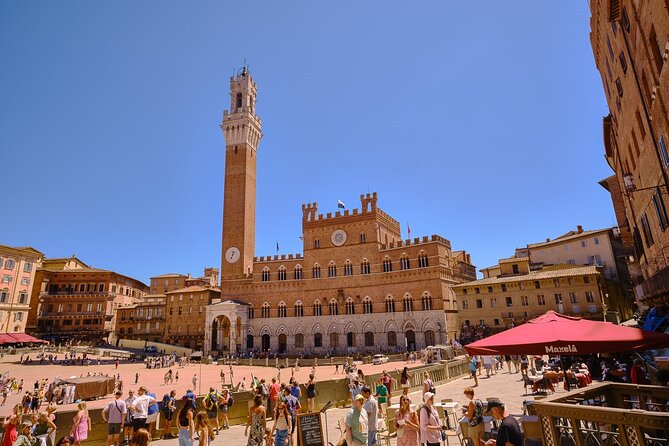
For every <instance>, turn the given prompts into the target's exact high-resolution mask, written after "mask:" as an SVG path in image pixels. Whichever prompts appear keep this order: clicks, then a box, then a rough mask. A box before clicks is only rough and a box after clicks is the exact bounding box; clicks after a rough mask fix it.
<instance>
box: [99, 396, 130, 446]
mask: <svg viewBox="0 0 669 446" xmlns="http://www.w3.org/2000/svg"><path fill="white" fill-rule="evenodd" d="M121 395H123V392H121V391H120V390H117V391H116V393H114V401H112V402H110V403H109V404H107V407H105V408H104V409H102V419H103V420H105V421H106V422H107V442H106V446H112V445H113V446H118V445H119V444H120V437H121V432H122V431H123V423H124V422H125V417H126V412H127V408H126V406H125V401H123V400H122V399H121Z"/></svg>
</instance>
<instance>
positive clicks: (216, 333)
mask: <svg viewBox="0 0 669 446" xmlns="http://www.w3.org/2000/svg"><path fill="white" fill-rule="evenodd" d="M231 326H232V324H231V323H230V319H229V318H228V317H227V316H218V317H217V318H216V319H214V321H213V322H212V323H211V349H212V350H215V351H222V352H225V353H228V352H230V351H232V350H234V349H233V348H232V346H231V345H230V341H231V338H230V335H231V333H230V328H231Z"/></svg>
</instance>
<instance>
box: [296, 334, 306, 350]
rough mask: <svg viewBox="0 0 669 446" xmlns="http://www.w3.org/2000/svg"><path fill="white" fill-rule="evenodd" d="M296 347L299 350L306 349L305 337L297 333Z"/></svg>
mask: <svg viewBox="0 0 669 446" xmlns="http://www.w3.org/2000/svg"><path fill="white" fill-rule="evenodd" d="M295 347H297V348H302V347H304V335H303V334H302V333H297V334H296V335H295Z"/></svg>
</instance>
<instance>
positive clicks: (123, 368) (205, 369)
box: [0, 355, 564, 446]
mask: <svg viewBox="0 0 669 446" xmlns="http://www.w3.org/2000/svg"><path fill="white" fill-rule="evenodd" d="M18 360H19V357H18V356H12V355H5V357H4V358H3V359H2V360H0V371H1V372H4V371H8V372H9V374H10V375H11V376H15V377H17V378H23V379H24V380H25V385H24V389H29V388H32V384H33V383H34V381H35V380H36V379H39V378H45V377H48V378H49V379H53V378H54V377H56V376H58V375H60V376H61V377H69V376H74V375H76V376H79V375H81V374H82V373H83V374H87V373H88V372H92V373H93V372H96V373H98V372H102V373H103V374H109V375H110V376H111V375H112V374H114V373H120V374H121V379H122V380H124V381H125V382H126V383H130V384H126V385H125V390H126V392H125V393H127V389H128V388H137V387H138V386H139V385H145V386H147V387H148V388H149V389H150V390H153V391H155V392H156V394H157V395H158V396H159V397H161V396H162V395H163V394H164V393H165V392H166V391H167V390H171V389H173V388H174V389H176V390H177V394H178V395H182V394H183V393H184V392H185V391H186V390H187V389H188V388H191V387H192V383H191V380H192V377H193V375H194V374H198V377H199V376H200V365H199V364H191V365H189V366H186V367H184V368H179V367H175V368H174V370H175V371H178V372H179V383H178V385H173V386H164V385H163V375H164V374H165V372H166V371H167V369H164V368H162V369H153V370H149V369H147V368H146V367H145V366H144V364H139V363H137V364H121V365H120V366H119V368H118V370H116V369H115V367H114V365H113V364H110V365H105V364H103V365H100V366H97V365H91V366H88V367H87V366H54V365H38V364H33V365H21V364H19V363H18ZM404 365H405V364H404V363H402V362H395V363H389V364H383V365H377V366H374V365H363V366H362V369H363V371H364V372H365V374H372V373H376V372H380V371H382V370H383V369H390V370H393V369H395V368H401V367H403V366H404ZM220 368H221V366H215V365H204V366H202V367H201V376H202V378H203V380H202V392H206V390H207V389H208V388H209V386H210V385H216V386H218V385H219V383H220V377H219V372H220ZM310 370H311V368H310V367H301V368H300V370H299V371H298V372H296V373H295V375H296V377H297V379H298V380H299V381H300V382H305V381H306V380H307V378H308V374H309V372H310ZM225 371H226V380H229V377H228V373H227V372H228V368H227V366H226V367H225ZM136 372H139V374H140V376H139V382H138V384H137V385H135V384H134V376H135V373H136ZM252 373H253V374H255V376H257V377H264V378H266V379H268V378H271V377H272V376H274V374H275V373H276V369H274V368H265V367H250V366H234V374H235V380H237V379H241V378H242V377H246V381H247V382H249V381H250V380H251V374H252ZM316 375H317V380H318V381H320V382H321V385H323V383H322V382H323V381H325V380H327V379H329V378H332V377H333V376H334V366H329V365H328V366H318V367H317V369H316ZM289 376H290V370H289V369H283V370H282V376H281V378H282V380H284V381H286V380H287V379H288V378H289ZM338 377H342V375H338ZM472 384H473V380H472V379H471V378H463V379H458V380H455V381H453V382H450V383H447V384H444V385H440V386H438V387H437V400H440V399H443V398H452V399H453V400H454V401H459V402H460V403H461V404H464V403H465V401H466V399H465V397H464V396H463V394H462V392H463V389H464V388H465V387H467V386H469V385H472ZM198 387H199V382H198ZM475 391H476V396H477V398H481V399H485V398H487V397H498V398H500V399H501V400H503V401H505V402H506V403H507V407H508V409H509V411H510V412H511V413H522V403H523V401H524V400H526V399H531V398H532V396H526V395H525V390H524V387H523V384H522V380H521V378H520V374H515V373H514V374H509V373H508V372H507V371H506V370H504V371H499V372H498V373H497V374H496V375H493V376H492V377H490V378H486V377H485V376H483V377H479V386H478V387H477V388H476V389H475ZM558 392H564V390H562V389H558ZM420 396H421V395H420V392H414V393H411V394H410V397H411V399H412V401H413V402H415V403H418V402H419V401H420ZM19 399H20V396H19V395H16V394H13V395H11V396H10V397H9V398H8V400H7V404H6V405H5V406H3V407H0V416H5V415H6V414H7V413H8V412H9V411H10V410H11V406H12V404H14V403H17V402H19ZM104 404H105V400H99V401H94V402H90V403H89V407H103V406H104ZM73 407H74V405H68V406H59V408H62V409H66V408H73ZM346 410H347V409H331V410H329V411H328V412H327V413H328V417H327V418H328V436H329V440H330V441H331V442H333V443H335V442H336V439H338V438H339V431H338V430H337V429H336V423H337V420H338V419H339V418H341V417H343V416H345V414H346ZM152 444H155V445H157V446H162V445H165V446H168V445H172V446H176V445H177V444H178V443H177V440H176V439H172V440H159V441H154V442H152ZM245 444H246V438H245V437H244V427H243V426H233V427H231V428H230V429H229V430H227V431H223V432H222V434H221V435H219V436H217V438H216V440H214V441H213V442H212V443H211V445H212V446H218V445H221V446H222V445H242V446H243V445H245ZM392 444H393V445H394V444H395V440H394V439H393V441H392Z"/></svg>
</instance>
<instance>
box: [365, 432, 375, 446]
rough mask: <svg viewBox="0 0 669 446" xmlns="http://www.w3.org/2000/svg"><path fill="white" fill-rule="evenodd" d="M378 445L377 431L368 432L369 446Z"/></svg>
mask: <svg viewBox="0 0 669 446" xmlns="http://www.w3.org/2000/svg"><path fill="white" fill-rule="evenodd" d="M375 444H376V431H367V446H374V445H375Z"/></svg>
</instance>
